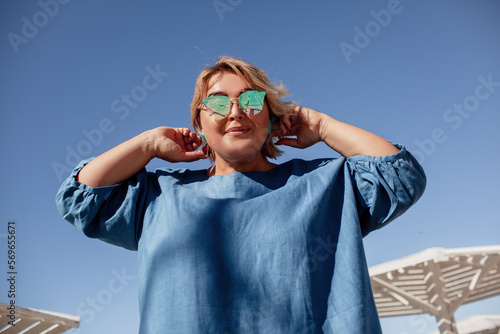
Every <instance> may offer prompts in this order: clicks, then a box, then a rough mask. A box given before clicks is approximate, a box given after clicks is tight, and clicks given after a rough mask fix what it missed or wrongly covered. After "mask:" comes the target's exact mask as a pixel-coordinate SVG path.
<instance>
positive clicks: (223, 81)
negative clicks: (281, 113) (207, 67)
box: [200, 72, 269, 162]
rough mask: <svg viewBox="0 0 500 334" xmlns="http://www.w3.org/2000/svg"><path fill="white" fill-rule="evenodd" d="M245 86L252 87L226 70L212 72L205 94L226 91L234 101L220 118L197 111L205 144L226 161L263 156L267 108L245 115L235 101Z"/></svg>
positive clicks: (204, 111) (246, 88)
mask: <svg viewBox="0 0 500 334" xmlns="http://www.w3.org/2000/svg"><path fill="white" fill-rule="evenodd" d="M245 90H252V88H251V87H250V85H249V84H248V83H247V82H246V81H245V80H244V79H243V78H241V77H239V76H237V75H236V74H233V73H229V72H222V73H221V74H217V75H214V76H213V77H212V78H211V79H210V81H209V84H208V91H207V94H206V96H204V98H205V97H208V96H211V95H226V96H227V97H229V99H230V100H232V101H234V102H236V103H233V104H232V105H231V110H230V112H229V115H228V116H227V117H226V118H224V119H221V120H216V119H215V116H214V115H213V114H212V113H210V112H207V111H206V110H205V108H204V107H202V109H201V111H200V124H201V128H202V132H203V134H204V135H205V138H206V140H207V143H208V145H210V147H211V148H212V149H213V150H214V152H215V156H216V160H217V159H218V158H222V159H224V160H226V161H228V162H245V161H251V160H253V159H255V158H257V159H260V158H261V157H262V154H261V148H262V146H263V145H264V142H265V141H266V138H267V135H268V130H269V109H268V106H267V103H266V102H264V108H263V109H262V111H261V112H259V113H258V114H257V115H247V114H246V113H244V112H243V111H242V110H241V109H240V107H239V105H238V103H237V100H238V97H239V96H240V94H241V93H243V92H244V91H245Z"/></svg>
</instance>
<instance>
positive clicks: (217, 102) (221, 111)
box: [201, 96, 230, 120]
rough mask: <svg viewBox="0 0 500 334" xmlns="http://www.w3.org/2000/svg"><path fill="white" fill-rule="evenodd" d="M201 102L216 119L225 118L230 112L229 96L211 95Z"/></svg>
mask: <svg viewBox="0 0 500 334" xmlns="http://www.w3.org/2000/svg"><path fill="white" fill-rule="evenodd" d="M201 102H202V103H203V104H204V105H205V107H207V109H208V110H207V111H208V112H209V113H211V114H212V115H214V117H215V119H216V120H221V119H224V118H226V117H227V115H228V114H229V110H230V108H229V105H230V101H229V98H228V97H227V96H210V97H207V98H206V99H203V100H202V101H201Z"/></svg>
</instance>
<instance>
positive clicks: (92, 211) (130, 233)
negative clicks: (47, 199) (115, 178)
mask: <svg viewBox="0 0 500 334" xmlns="http://www.w3.org/2000/svg"><path fill="white" fill-rule="evenodd" d="M90 160H91V159H88V160H84V161H82V162H81V163H80V164H79V165H78V166H77V167H76V168H75V169H74V170H73V171H72V173H71V175H70V176H69V177H68V178H67V179H66V180H65V181H64V183H63V184H62V185H61V187H60V189H59V191H58V193H57V195H56V205H57V208H58V209H59V212H60V213H61V215H62V216H63V218H64V219H65V220H67V221H68V222H70V223H71V224H73V225H74V226H75V227H76V228H78V229H79V230H81V231H82V232H83V233H84V234H85V235H86V236H88V237H90V238H98V239H100V240H103V241H105V242H108V243H110V244H113V245H117V246H121V247H124V248H126V249H129V250H137V245H138V241H139V236H140V232H141V227H142V219H143V217H144V211H145V208H146V193H147V190H148V189H147V188H148V173H147V172H146V169H143V170H141V171H140V172H138V173H137V174H136V175H134V176H133V177H131V178H130V179H128V180H125V181H123V182H121V183H119V184H117V185H113V186H106V187H95V188H94V187H90V186H87V185H85V184H83V183H80V182H78V181H76V179H75V178H76V175H77V174H78V172H79V171H80V170H81V169H82V168H83V166H85V164H86V163H88V162H89V161H90Z"/></svg>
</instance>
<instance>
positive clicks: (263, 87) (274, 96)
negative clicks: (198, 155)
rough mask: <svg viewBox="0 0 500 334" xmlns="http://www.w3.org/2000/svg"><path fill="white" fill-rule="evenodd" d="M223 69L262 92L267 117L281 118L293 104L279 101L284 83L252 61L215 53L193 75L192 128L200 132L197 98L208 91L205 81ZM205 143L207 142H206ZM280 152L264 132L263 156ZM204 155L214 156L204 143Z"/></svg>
mask: <svg viewBox="0 0 500 334" xmlns="http://www.w3.org/2000/svg"><path fill="white" fill-rule="evenodd" d="M223 72H229V73H233V74H236V75H237V76H239V77H241V78H243V79H244V80H245V81H246V82H248V84H249V85H250V87H251V88H252V89H255V90H260V91H263V92H266V101H267V105H268V108H269V119H271V120H273V118H275V117H277V118H281V116H283V115H285V114H287V113H288V112H289V111H290V109H292V108H293V107H295V103H293V102H289V101H282V99H283V98H285V97H286V96H288V95H291V94H290V93H289V92H288V91H287V90H286V87H285V85H283V84H282V83H279V84H275V83H273V82H271V81H270V80H269V78H268V77H267V74H266V72H264V71H262V70H260V69H258V68H257V67H255V66H253V65H252V64H250V63H248V62H246V61H244V60H242V59H238V58H235V57H227V56H223V57H219V59H218V60H217V61H216V62H215V64H214V66H212V67H208V68H206V69H204V70H203V71H202V72H201V73H200V74H199V75H198V78H197V79H196V83H195V86H194V95H193V100H192V101H191V123H192V124H193V128H194V129H195V131H196V132H201V124H200V117H199V115H200V108H201V100H202V99H204V98H205V97H206V94H207V92H208V88H209V87H208V84H209V82H210V79H212V78H213V77H214V76H215V75H218V74H221V73H223ZM206 145H207V146H208V144H206ZM282 153H283V151H281V150H280V149H278V148H277V147H276V146H275V145H274V142H273V138H272V137H271V136H268V137H267V139H266V141H265V143H264V145H263V147H262V154H263V155H264V156H265V157H269V158H273V159H274V158H276V157H278V156H280V155H281V154H282ZM208 157H209V158H210V159H211V160H212V161H213V160H215V153H214V152H213V150H212V149H211V148H210V146H208Z"/></svg>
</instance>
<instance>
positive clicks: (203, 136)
mask: <svg viewBox="0 0 500 334" xmlns="http://www.w3.org/2000/svg"><path fill="white" fill-rule="evenodd" d="M200 138H201V140H203V141H204V142H205V143H206V142H207V138H205V135H204V134H203V133H202V132H200Z"/></svg>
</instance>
